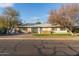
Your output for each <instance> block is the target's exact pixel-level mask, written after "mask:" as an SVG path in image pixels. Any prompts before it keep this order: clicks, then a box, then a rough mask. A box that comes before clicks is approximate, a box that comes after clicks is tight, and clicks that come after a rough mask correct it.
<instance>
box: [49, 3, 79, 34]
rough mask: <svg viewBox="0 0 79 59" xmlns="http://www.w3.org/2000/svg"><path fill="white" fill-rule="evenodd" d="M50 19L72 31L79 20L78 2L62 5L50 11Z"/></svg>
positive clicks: (51, 21)
mask: <svg viewBox="0 0 79 59" xmlns="http://www.w3.org/2000/svg"><path fill="white" fill-rule="evenodd" d="M48 21H49V22H50V23H51V24H53V23H57V24H60V25H61V26H63V27H65V28H67V29H68V30H69V31H70V32H71V33H72V30H73V27H74V24H75V23H77V21H79V7H78V5H77V4H69V5H62V6H61V8H60V9H58V10H53V11H51V12H50V16H49V19H48Z"/></svg>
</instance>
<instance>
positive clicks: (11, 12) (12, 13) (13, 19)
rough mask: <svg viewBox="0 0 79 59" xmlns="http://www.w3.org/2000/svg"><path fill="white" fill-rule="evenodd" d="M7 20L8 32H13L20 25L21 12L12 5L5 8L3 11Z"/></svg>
mask: <svg viewBox="0 0 79 59" xmlns="http://www.w3.org/2000/svg"><path fill="white" fill-rule="evenodd" d="M3 15H4V16H5V18H6V20H7V26H6V27H7V33H11V32H12V31H13V29H15V28H16V27H17V26H18V25H19V12H17V11H16V10H15V9H13V8H11V7H7V8H5V11H4V12H3Z"/></svg>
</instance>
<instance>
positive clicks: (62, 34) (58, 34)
mask: <svg viewBox="0 0 79 59" xmlns="http://www.w3.org/2000/svg"><path fill="white" fill-rule="evenodd" d="M34 36H71V34H70V33H53V34H34Z"/></svg>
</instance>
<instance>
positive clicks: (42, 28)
mask: <svg viewBox="0 0 79 59" xmlns="http://www.w3.org/2000/svg"><path fill="white" fill-rule="evenodd" d="M19 29H20V31H21V32H24V33H39V34H51V33H68V30H67V29H66V28H64V27H61V26H60V25H56V24H54V25H51V24H49V23H43V24H25V25H21V26H19Z"/></svg>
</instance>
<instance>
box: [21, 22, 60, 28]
mask: <svg viewBox="0 0 79 59" xmlns="http://www.w3.org/2000/svg"><path fill="white" fill-rule="evenodd" d="M19 27H60V25H52V24H49V23H42V24H26V25H21V26H19Z"/></svg>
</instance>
